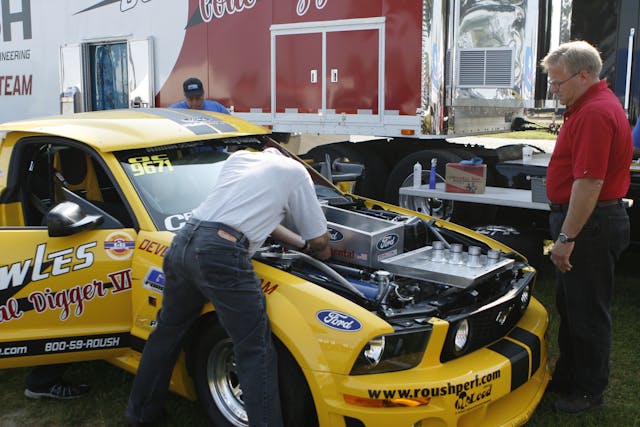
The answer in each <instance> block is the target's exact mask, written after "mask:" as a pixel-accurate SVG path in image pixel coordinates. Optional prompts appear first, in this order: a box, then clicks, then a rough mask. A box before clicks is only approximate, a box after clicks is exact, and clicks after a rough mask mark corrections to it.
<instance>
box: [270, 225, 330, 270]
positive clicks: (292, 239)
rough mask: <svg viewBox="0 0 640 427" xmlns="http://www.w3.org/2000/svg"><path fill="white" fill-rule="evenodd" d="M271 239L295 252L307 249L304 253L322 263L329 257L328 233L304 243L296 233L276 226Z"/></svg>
mask: <svg viewBox="0 0 640 427" xmlns="http://www.w3.org/2000/svg"><path fill="white" fill-rule="evenodd" d="M271 237H273V238H274V239H276V240H278V241H280V242H282V243H284V244H286V245H288V246H289V247H291V248H293V249H296V250H302V249H303V248H305V247H308V249H306V250H305V251H304V252H305V253H306V254H307V255H311V256H313V257H315V258H318V259H319V260H322V261H324V260H326V259H329V258H330V257H331V248H329V232H328V231H327V232H326V233H325V234H323V235H321V236H318V237H314V238H313V239H309V240H307V241H306V242H305V241H304V240H302V238H301V237H300V236H299V235H298V234H297V233H294V232H293V231H291V230H289V229H288V228H285V227H284V226H282V225H278V226H277V227H276V229H275V230H273V231H272V232H271Z"/></svg>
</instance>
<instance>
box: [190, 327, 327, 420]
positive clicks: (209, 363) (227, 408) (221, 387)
mask: <svg viewBox="0 0 640 427" xmlns="http://www.w3.org/2000/svg"><path fill="white" fill-rule="evenodd" d="M275 341H276V342H275V344H276V349H277V351H278V372H279V386H280V400H281V404H282V416H283V418H284V425H285V426H300V425H305V426H310V427H313V426H317V425H318V424H317V415H316V411H315V405H314V403H313V398H312V396H311V391H310V390H309V386H308V385H307V382H306V379H305V377H304V374H303V373H302V370H301V369H300V367H299V366H298V364H297V363H296V361H295V359H294V358H293V356H291V354H290V353H289V352H288V351H287V349H286V348H285V347H284V345H282V344H281V343H280V342H279V341H277V340H275ZM193 367H194V369H193V375H194V384H195V387H196V392H197V394H198V400H199V401H200V405H201V406H202V407H203V409H204V410H205V412H206V413H207V415H208V416H209V418H210V419H211V421H213V423H214V424H215V425H216V426H219V427H223V426H224V427H245V426H248V425H249V422H248V418H247V412H246V410H245V408H244V401H243V399H242V388H241V387H240V381H239V379H238V375H237V370H236V363H235V357H234V354H233V343H232V342H231V339H230V338H229V337H228V336H227V334H226V332H225V331H224V329H223V328H222V327H221V326H220V325H219V324H215V325H214V326H212V327H209V328H204V331H203V332H202V333H201V334H200V336H199V337H198V342H197V344H196V347H195V359H194V366H193Z"/></svg>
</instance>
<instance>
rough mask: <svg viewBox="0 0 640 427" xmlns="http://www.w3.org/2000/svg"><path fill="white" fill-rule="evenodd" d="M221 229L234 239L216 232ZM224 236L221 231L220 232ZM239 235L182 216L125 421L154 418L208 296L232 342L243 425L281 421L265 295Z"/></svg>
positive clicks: (168, 258) (144, 420)
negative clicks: (243, 411)
mask: <svg viewBox="0 0 640 427" xmlns="http://www.w3.org/2000/svg"><path fill="white" fill-rule="evenodd" d="M219 230H223V232H226V233H228V234H232V235H234V236H235V238H237V241H236V242H231V241H229V240H227V239H225V238H223V237H220V236H219V235H218V231H219ZM228 234H227V236H228ZM247 248H248V241H247V239H246V237H244V235H243V234H242V233H239V232H237V231H235V230H233V229H230V228H229V227H227V226H225V225H223V224H219V223H212V222H206V221H198V220H195V219H192V220H190V221H189V222H188V223H187V224H186V225H185V227H184V228H183V229H182V230H180V232H179V233H178V234H177V235H176V237H175V238H174V240H173V242H172V244H171V247H170V249H169V251H168V252H167V254H166V256H165V259H164V263H163V269H164V274H165V278H166V280H165V288H164V291H163V294H164V297H163V301H162V309H161V310H160V312H159V314H158V319H157V320H158V323H157V327H156V329H155V330H154V331H153V332H152V333H151V335H150V337H149V340H148V341H147V343H146V345H145V347H144V352H143V353H142V360H141V362H140V366H139V368H138V371H137V373H136V377H135V380H134V383H133V387H132V390H131V395H130V397H129V404H128V407H127V411H126V415H127V419H128V420H129V421H132V422H148V421H154V420H157V419H158V417H159V416H160V415H161V412H162V406H163V404H164V401H165V399H166V396H167V393H168V386H169V380H170V378H171V372H172V370H173V367H174V365H175V363H176V360H177V358H178V356H179V354H180V350H181V344H182V341H183V338H184V336H185V333H186V332H187V330H188V329H189V327H190V326H191V325H192V324H193V322H194V321H195V320H196V319H197V318H198V317H199V315H200V311H201V309H202V306H203V304H204V303H205V302H206V301H211V302H212V303H213V305H214V307H215V309H216V313H217V315H218V319H219V321H220V323H221V325H222V327H223V328H224V329H225V330H226V332H227V334H228V335H229V337H231V340H232V341H233V343H234V347H233V348H234V355H235V361H236V366H237V374H238V377H239V380H240V384H241V386H242V391H243V393H242V396H243V400H244V404H245V408H246V410H247V415H248V417H249V424H250V425H251V426H261V427H262V426H269V427H272V426H273V427H278V426H282V415H281V409H280V398H279V391H278V369H277V356H276V351H275V347H274V345H273V341H272V339H271V327H270V325H269V318H268V317H267V311H266V301H265V297H264V293H263V292H262V289H261V288H260V281H259V279H258V277H257V276H256V274H255V272H254V271H253V265H252V264H251V258H250V256H249V254H248V250H247Z"/></svg>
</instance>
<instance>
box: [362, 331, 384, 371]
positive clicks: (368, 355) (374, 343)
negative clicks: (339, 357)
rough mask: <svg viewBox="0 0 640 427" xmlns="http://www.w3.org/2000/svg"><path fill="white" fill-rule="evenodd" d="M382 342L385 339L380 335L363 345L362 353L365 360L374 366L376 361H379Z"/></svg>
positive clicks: (381, 352) (382, 346)
mask: <svg viewBox="0 0 640 427" xmlns="http://www.w3.org/2000/svg"><path fill="white" fill-rule="evenodd" d="M384 343H385V339H384V335H383V336H381V337H376V338H374V339H372V340H371V341H369V343H368V344H367V345H366V346H365V348H364V351H363V352H362V353H363V354H364V357H365V359H367V362H369V363H370V364H371V366H376V365H377V364H378V363H380V360H381V359H382V355H383V354H384Z"/></svg>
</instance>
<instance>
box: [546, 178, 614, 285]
mask: <svg viewBox="0 0 640 427" xmlns="http://www.w3.org/2000/svg"><path fill="white" fill-rule="evenodd" d="M602 182H603V180H601V179H594V178H580V179H576V180H575V181H574V182H573V186H572V188H571V198H570V200H569V209H568V210H567V216H566V218H565V219H564V223H563V224H562V228H561V229H560V231H561V232H562V233H564V234H566V235H567V236H569V237H576V236H577V235H578V234H579V233H580V231H581V230H582V227H584V225H585V224H586V222H587V220H588V219H589V217H590V216H591V213H592V212H593V209H594V208H595V207H596V203H598V197H599V196H600V190H602ZM574 245H575V243H574V242H568V243H561V242H559V241H556V242H555V244H554V245H553V249H552V250H551V260H552V261H553V263H554V264H555V265H556V266H557V267H558V269H559V270H560V271H561V272H563V273H566V272H567V271H569V270H571V263H570V262H569V258H570V256H571V253H572V252H573V247H574Z"/></svg>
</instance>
